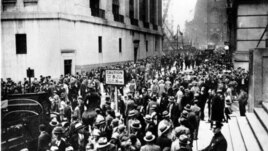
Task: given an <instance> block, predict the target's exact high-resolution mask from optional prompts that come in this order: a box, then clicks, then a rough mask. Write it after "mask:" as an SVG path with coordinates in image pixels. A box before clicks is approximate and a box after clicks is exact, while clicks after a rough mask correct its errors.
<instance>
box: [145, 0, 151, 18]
mask: <svg viewBox="0 0 268 151" xmlns="http://www.w3.org/2000/svg"><path fill="white" fill-rule="evenodd" d="M145 7H146V12H145V14H146V18H145V20H146V22H148V23H149V22H150V0H146V6H145Z"/></svg>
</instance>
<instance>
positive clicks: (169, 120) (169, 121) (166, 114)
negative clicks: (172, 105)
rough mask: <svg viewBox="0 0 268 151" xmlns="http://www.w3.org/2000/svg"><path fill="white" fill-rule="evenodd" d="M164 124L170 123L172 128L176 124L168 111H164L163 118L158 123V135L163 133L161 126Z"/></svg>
mask: <svg viewBox="0 0 268 151" xmlns="http://www.w3.org/2000/svg"><path fill="white" fill-rule="evenodd" d="M162 125H169V126H170V127H171V128H172V127H173V126H174V125H173V122H172V120H171V119H170V117H169V113H168V111H163V113H162V120H161V121H160V122H159V123H158V128H157V134H158V136H160V135H161V131H160V127H161V126H162Z"/></svg>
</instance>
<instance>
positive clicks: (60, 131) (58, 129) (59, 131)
mask: <svg viewBox="0 0 268 151" xmlns="http://www.w3.org/2000/svg"><path fill="white" fill-rule="evenodd" d="M53 133H54V135H55V136H56V138H57V140H61V137H62V135H63V129H62V127H56V128H55V129H54V132H53Z"/></svg>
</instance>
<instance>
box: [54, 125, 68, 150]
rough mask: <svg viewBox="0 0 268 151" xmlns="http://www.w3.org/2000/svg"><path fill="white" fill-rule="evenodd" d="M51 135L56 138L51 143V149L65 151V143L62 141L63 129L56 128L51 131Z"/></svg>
mask: <svg viewBox="0 0 268 151" xmlns="http://www.w3.org/2000/svg"><path fill="white" fill-rule="evenodd" d="M53 134H54V135H55V136H56V137H55V139H54V140H52V142H51V147H53V146H54V147H57V148H58V150H57V151H65V148H66V143H65V141H64V140H63V139H62V135H63V129H62V127H56V128H55V129H54V130H53Z"/></svg>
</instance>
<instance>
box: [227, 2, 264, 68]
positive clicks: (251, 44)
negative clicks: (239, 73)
mask: <svg viewBox="0 0 268 151" xmlns="http://www.w3.org/2000/svg"><path fill="white" fill-rule="evenodd" d="M267 25H268V1H267V0H254V1H250V0H228V26H229V29H230V32H229V37H230V48H231V50H232V51H233V52H234V62H235V66H236V67H243V68H246V69H248V68H249V60H250V58H249V50H250V49H254V48H265V47H268V31H266V32H265V28H267ZM262 35H263V37H262ZM261 37H262V39H261ZM258 44H259V45H258Z"/></svg>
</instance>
